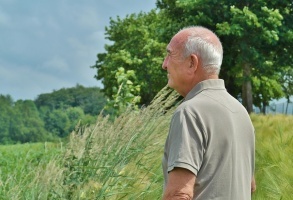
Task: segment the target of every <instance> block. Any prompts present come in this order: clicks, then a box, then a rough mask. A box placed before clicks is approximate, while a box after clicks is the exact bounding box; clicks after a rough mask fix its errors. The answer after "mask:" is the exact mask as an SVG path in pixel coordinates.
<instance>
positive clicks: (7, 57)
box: [0, 0, 156, 100]
mask: <svg viewBox="0 0 293 200" xmlns="http://www.w3.org/2000/svg"><path fill="white" fill-rule="evenodd" d="M155 1H156V0H148V1H139V0H119V1H116V0H99V1H96V0H87V1H77V0H62V1H60V0H51V1H16V0H0V26H1V27H3V29H2V28H1V31H0V38H1V45H0V94H11V95H12V96H13V98H14V99H15V100H17V99H34V98H36V97H37V95H38V94H41V93H45V92H52V90H53V89H55V90H57V89H60V88H62V87H74V86H75V85H76V84H77V83H78V84H81V85H84V86H94V85H95V86H101V83H100V82H98V81H97V80H95V79H94V78H93V77H94V75H95V74H96V70H95V69H91V68H90V66H92V65H94V64H95V61H96V59H97V58H96V54H98V53H102V52H104V45H105V43H109V41H107V40H106V39H105V26H108V25H109V18H110V17H112V18H114V19H116V16H117V15H119V16H121V18H123V17H125V16H126V14H130V13H134V12H136V13H138V12H139V11H141V10H150V9H151V8H154V7H155Z"/></svg>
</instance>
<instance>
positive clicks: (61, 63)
mask: <svg viewBox="0 0 293 200" xmlns="http://www.w3.org/2000/svg"><path fill="white" fill-rule="evenodd" d="M42 68H43V69H46V70H48V71H52V72H69V66H68V64H67V62H66V60H65V59H63V58H61V57H60V56H57V55H55V56H54V57H52V58H51V59H49V60H47V61H45V62H44V64H43V65H42Z"/></svg>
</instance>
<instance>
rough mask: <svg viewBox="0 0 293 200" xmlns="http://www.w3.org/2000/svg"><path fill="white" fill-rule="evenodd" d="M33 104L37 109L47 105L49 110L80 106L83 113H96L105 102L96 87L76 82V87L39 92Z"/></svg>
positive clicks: (98, 112)
mask: <svg viewBox="0 0 293 200" xmlns="http://www.w3.org/2000/svg"><path fill="white" fill-rule="evenodd" d="M35 104H36V106H37V108H38V109H41V108H42V107H48V108H49V110H54V109H67V108H69V107H81V108H82V109H83V111H84V113H85V114H90V115H98V114H100V112H101V110H102V109H103V107H104V105H105V104H106V98H105V97H104V94H103V93H102V92H101V89H100V88H98V87H84V86H82V85H78V84H77V85H76V87H72V88H62V89H60V90H57V91H53V92H52V93H47V94H40V95H39V96H38V97H37V98H36V100H35Z"/></svg>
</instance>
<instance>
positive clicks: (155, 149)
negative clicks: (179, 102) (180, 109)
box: [0, 91, 293, 200]
mask: <svg viewBox="0 0 293 200" xmlns="http://www.w3.org/2000/svg"><path fill="white" fill-rule="evenodd" d="M174 99H176V98H175V97H174V95H169V92H168V91H164V92H163V93H162V94H161V96H159V97H158V98H157V99H155V100H154V103H153V104H152V105H151V106H149V107H147V108H145V109H143V110H141V111H140V112H126V113H125V114H124V115H122V116H120V117H119V118H117V119H116V120H115V121H114V122H112V121H111V120H108V119H107V118H103V117H99V118H98V120H97V123H96V125H95V126H92V127H90V128H87V129H83V128H80V131H79V132H78V133H73V134H72V135H71V137H70V139H69V142H68V143H67V144H66V145H63V144H62V143H58V144H51V143H48V144H47V143H46V144H44V143H42V144H41V143H38V144H24V145H12V146H0V167H1V168H0V199H1V200H2V199H3V200H7V199H9V200H10V199H11V200H17V199H29V200H32V199H41V200H42V199H70V200H71V199H72V200H74V199H110V200H111V199H146V200H155V199H161V194H162V184H163V176H162V171H161V158H162V153H163V152H162V151H163V145H164V141H165V138H166V136H167V132H168V128H169V123H170V119H171V115H172V113H173V110H172V109H166V108H170V106H171V105H173V104H174ZM251 118H252V121H253V124H254V126H255V128H256V181H257V192H256V193H255V194H254V195H253V199H258V200H259V199H265V200H267V199H268V200H269V199H292V197H291V194H292V191H293V170H292V166H293V163H292V156H293V152H292V151H293V143H292V140H293V131H292V122H293V116H284V115H268V116H264V115H251Z"/></svg>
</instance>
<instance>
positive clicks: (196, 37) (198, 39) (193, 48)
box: [183, 27, 223, 75]
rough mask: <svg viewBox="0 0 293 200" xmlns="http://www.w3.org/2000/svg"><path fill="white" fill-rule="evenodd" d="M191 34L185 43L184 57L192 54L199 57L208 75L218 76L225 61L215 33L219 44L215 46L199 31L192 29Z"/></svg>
mask: <svg viewBox="0 0 293 200" xmlns="http://www.w3.org/2000/svg"><path fill="white" fill-rule="evenodd" d="M199 28H203V27H199ZM203 29H206V28H203ZM206 30H208V29H206ZM208 31H210V30H208ZM190 33H191V34H190V35H189V37H188V39H187V41H186V43H185V49H184V53H183V56H184V57H187V56H189V55H191V54H195V55H197V56H198V57H199V58H200V59H201V62H202V66H203V68H204V69H205V70H206V72H207V73H212V74H217V75H218V74H219V72H220V69H221V65H222V60H223V47H222V44H221V42H220V40H219V38H218V37H217V36H216V35H215V34H214V33H213V34H214V35H215V36H216V38H217V40H218V42H216V44H214V43H213V42H211V41H209V40H208V39H207V38H206V37H204V35H201V34H200V33H198V31H194V29H192V28H190Z"/></svg>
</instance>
